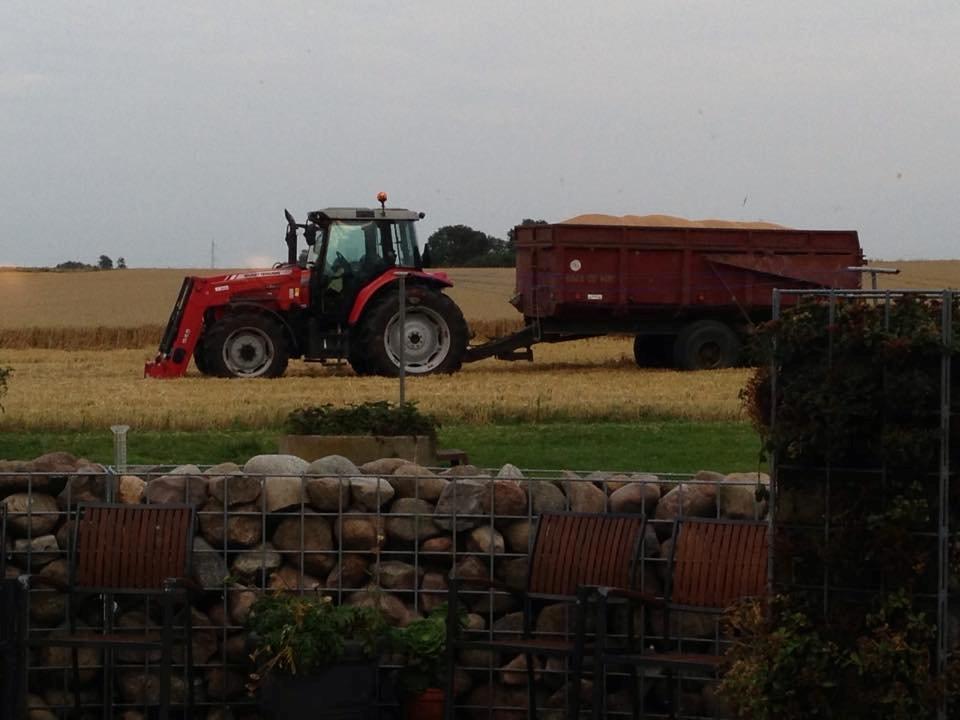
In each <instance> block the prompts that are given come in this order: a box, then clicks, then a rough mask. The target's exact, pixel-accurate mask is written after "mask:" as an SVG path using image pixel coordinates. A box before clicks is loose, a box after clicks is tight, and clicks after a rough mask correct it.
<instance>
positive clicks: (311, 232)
mask: <svg viewBox="0 0 960 720" xmlns="http://www.w3.org/2000/svg"><path fill="white" fill-rule="evenodd" d="M303 239H304V240H306V241H307V245H309V246H310V247H313V246H314V245H316V244H317V226H316V225H310V224H307V227H305V228H304V229H303Z"/></svg>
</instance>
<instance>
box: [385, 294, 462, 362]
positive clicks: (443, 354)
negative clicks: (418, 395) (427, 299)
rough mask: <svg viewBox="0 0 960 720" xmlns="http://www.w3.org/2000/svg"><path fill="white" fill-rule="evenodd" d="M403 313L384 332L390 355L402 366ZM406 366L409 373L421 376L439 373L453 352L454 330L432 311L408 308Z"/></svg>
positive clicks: (393, 319) (393, 360) (393, 318)
mask: <svg viewBox="0 0 960 720" xmlns="http://www.w3.org/2000/svg"><path fill="white" fill-rule="evenodd" d="M400 336H401V333H400V313H397V314H396V315H394V316H393V317H392V318H390V322H389V323H387V328H386V330H385V331H384V333H383V344H384V347H385V348H386V350H387V356H388V357H389V358H390V360H391V361H392V362H393V364H394V365H396V366H397V367H398V368H399V367H400ZM403 338H404V341H405V344H404V348H403V350H404V357H403V359H404V363H405V365H406V368H407V372H408V373H413V374H421V373H428V372H431V371H433V370H436V369H437V368H438V367H439V366H440V365H441V364H442V363H443V361H444V360H446V358H447V355H448V353H449V352H450V329H449V328H448V327H447V321H446V320H444V319H443V317H442V316H441V315H440V314H439V313H438V312H436V311H434V310H431V309H430V308H425V307H421V308H407V318H406V326H405V328H404V332H403Z"/></svg>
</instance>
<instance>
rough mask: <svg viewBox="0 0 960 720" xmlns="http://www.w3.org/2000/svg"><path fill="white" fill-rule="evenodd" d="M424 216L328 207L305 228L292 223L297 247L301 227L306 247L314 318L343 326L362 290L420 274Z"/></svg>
mask: <svg viewBox="0 0 960 720" xmlns="http://www.w3.org/2000/svg"><path fill="white" fill-rule="evenodd" d="M422 217H423V214H422V213H417V212H412V211H410V210H404V209H386V208H380V209H370V208H326V209H325V210H315V211H313V212H310V213H308V214H307V222H306V223H304V224H303V225H299V224H295V223H292V222H291V223H290V225H291V227H292V231H293V233H294V236H293V237H294V247H295V242H296V240H295V238H296V235H295V233H296V228H297V227H302V228H303V231H304V237H305V240H306V242H307V256H306V264H307V268H308V269H310V271H311V277H310V289H311V293H310V294H311V297H312V299H313V300H312V306H313V307H312V309H313V311H314V315H315V316H316V317H318V318H322V319H324V320H326V321H327V323H330V324H335V323H341V322H343V321H344V320H345V319H346V317H347V315H348V313H349V312H350V310H351V308H352V307H353V304H354V301H355V300H356V298H357V294H358V293H359V292H360V290H362V289H363V288H365V287H367V286H368V285H369V284H370V283H371V282H372V281H374V280H375V279H376V278H378V277H379V276H380V275H382V274H383V273H385V272H387V271H388V270H391V269H394V268H404V269H408V270H419V269H421V267H422V262H421V259H420V250H419V248H418V247H417V235H416V229H415V227H414V223H415V222H416V221H417V220H419V219H421V218H422ZM290 220H291V218H288V222H289V221H290ZM289 235H290V230H288V237H289ZM288 243H289V240H288ZM325 324H326V323H325Z"/></svg>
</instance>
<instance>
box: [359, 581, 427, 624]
mask: <svg viewBox="0 0 960 720" xmlns="http://www.w3.org/2000/svg"><path fill="white" fill-rule="evenodd" d="M347 605H352V606H354V607H373V608H377V607H378V608H380V611H381V612H382V613H383V614H384V617H385V618H386V620H387V622H388V623H389V624H390V625H393V626H394V627H406V626H407V625H409V624H410V621H411V620H413V619H414V616H412V615H411V613H410V611H409V610H408V609H407V606H406V605H404V604H403V602H402V601H401V600H400V599H399V598H398V597H396V596H395V595H391V594H390V593H388V592H384V591H383V589H381V588H379V587H377V586H376V585H369V586H367V588H365V589H364V590H361V591H360V592H357V593H354V594H353V595H351V596H350V598H349V599H348V600H347Z"/></svg>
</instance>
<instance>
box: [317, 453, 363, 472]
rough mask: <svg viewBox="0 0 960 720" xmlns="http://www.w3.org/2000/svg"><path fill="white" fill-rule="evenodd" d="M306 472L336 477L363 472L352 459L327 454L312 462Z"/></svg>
mask: <svg viewBox="0 0 960 720" xmlns="http://www.w3.org/2000/svg"><path fill="white" fill-rule="evenodd" d="M304 474H305V475H316V476H334V477H336V476H337V475H349V476H355V475H360V474H362V473H361V472H360V468H358V467H357V466H356V465H355V464H354V463H353V461H352V460H349V459H347V458H345V457H343V455H327V456H325V457H322V458H319V459H317V460H314V461H313V462H312V463H310V464H309V465H308V466H307V469H306V471H305V472H304Z"/></svg>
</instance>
